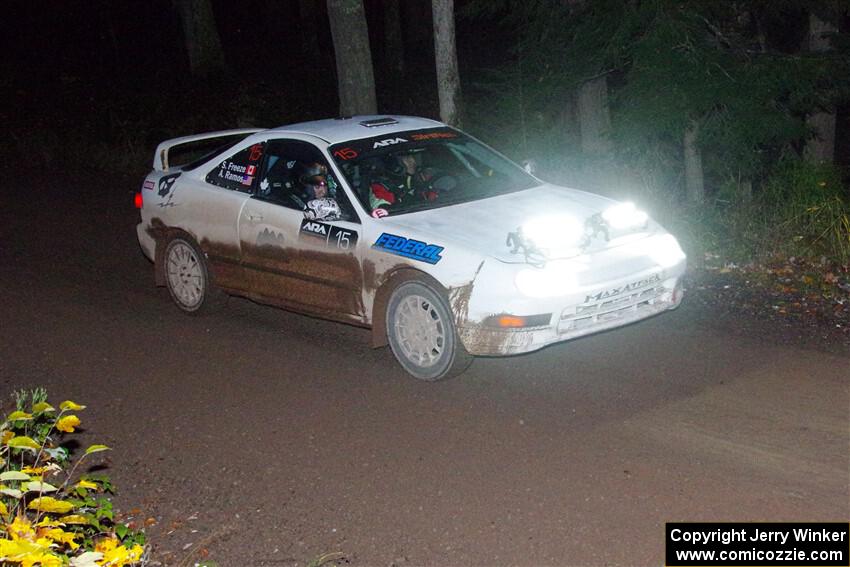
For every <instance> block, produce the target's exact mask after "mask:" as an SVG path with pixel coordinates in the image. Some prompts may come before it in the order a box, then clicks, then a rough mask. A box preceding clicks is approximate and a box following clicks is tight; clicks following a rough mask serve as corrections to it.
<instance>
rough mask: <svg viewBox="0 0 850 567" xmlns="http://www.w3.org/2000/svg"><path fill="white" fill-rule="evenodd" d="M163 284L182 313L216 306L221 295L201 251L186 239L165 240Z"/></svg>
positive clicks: (219, 301)
mask: <svg viewBox="0 0 850 567" xmlns="http://www.w3.org/2000/svg"><path fill="white" fill-rule="evenodd" d="M163 262H164V266H163V270H164V273H165V286H166V287H167V288H168V293H169V294H170V295H171V299H173V300H174V303H175V305H177V307H179V308H180V310H181V311H184V312H186V313H193V314H194V313H203V312H206V311H209V310H210V309H211V308H212V307H214V306H217V305H219V304H220V303H221V302H222V301H223V299H224V294H222V293H221V292H220V291H219V290H218V289H217V288H216V287H215V285H214V284H213V282H212V279H211V278H210V273H209V269H208V268H207V262H206V259H205V257H204V254H203V252H201V250H200V249H199V248H198V246H197V245H195V243H193V242H192V241H190V240H189V239H187V238H183V237H180V236H176V237H174V238H172V239H171V240H169V241H168V244H167V245H166V247H165V254H163Z"/></svg>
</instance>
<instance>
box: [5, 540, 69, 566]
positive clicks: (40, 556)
mask: <svg viewBox="0 0 850 567" xmlns="http://www.w3.org/2000/svg"><path fill="white" fill-rule="evenodd" d="M0 557H3V558H4V559H6V560H9V561H12V562H14V563H20V564H21V567H33V566H34V565H41V567H59V566H61V565H62V560H61V559H60V558H59V557H57V556H56V555H53V554H52V553H51V552H50V540H48V539H43V538H42V539H39V540H38V541H36V542H31V541H23V540H18V541H12V540H8V539H0Z"/></svg>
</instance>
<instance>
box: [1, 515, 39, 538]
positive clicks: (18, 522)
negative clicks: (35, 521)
mask: <svg viewBox="0 0 850 567" xmlns="http://www.w3.org/2000/svg"><path fill="white" fill-rule="evenodd" d="M6 532H7V533H8V534H9V535H10V536H11V538H12V540H14V541H20V540H25V541H35V530H33V529H32V525H31V524H30V521H29V520H28V519H27V518H26V516H15V519H14V520H13V521H12V523H11V524H6Z"/></svg>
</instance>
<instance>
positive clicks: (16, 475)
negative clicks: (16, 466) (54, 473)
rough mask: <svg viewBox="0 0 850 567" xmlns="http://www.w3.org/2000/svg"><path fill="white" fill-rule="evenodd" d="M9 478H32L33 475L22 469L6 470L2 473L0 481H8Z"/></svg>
mask: <svg viewBox="0 0 850 567" xmlns="http://www.w3.org/2000/svg"><path fill="white" fill-rule="evenodd" d="M9 480H32V477H31V476H30V475H28V474H26V473H22V472H21V471H6V472H4V473H2V474H0V481H3V482H6V481H9Z"/></svg>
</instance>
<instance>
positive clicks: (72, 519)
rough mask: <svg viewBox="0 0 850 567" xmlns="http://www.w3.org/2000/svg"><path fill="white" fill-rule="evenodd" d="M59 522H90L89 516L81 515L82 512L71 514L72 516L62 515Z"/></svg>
mask: <svg viewBox="0 0 850 567" xmlns="http://www.w3.org/2000/svg"><path fill="white" fill-rule="evenodd" d="M59 522H61V523H62V524H81V525H85V524H88V523H89V521H88V518H86V517H85V516H83V515H80V514H71V515H70V516H62V517H61V518H59ZM39 525H41V524H40V523H39ZM57 525H58V523H57Z"/></svg>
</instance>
